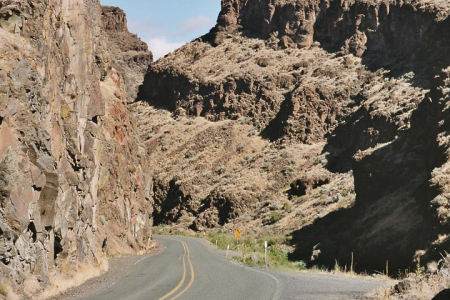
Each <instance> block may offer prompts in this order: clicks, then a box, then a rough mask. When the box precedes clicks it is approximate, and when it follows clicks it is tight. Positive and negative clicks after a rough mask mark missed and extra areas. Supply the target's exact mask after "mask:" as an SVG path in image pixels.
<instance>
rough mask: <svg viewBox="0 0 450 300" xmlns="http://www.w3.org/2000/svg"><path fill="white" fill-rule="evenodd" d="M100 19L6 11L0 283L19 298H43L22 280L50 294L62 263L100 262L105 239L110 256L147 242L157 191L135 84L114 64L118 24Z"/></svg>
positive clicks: (53, 11) (15, 7)
mask: <svg viewBox="0 0 450 300" xmlns="http://www.w3.org/2000/svg"><path fill="white" fill-rule="evenodd" d="M101 15H102V8H101V6H100V4H99V1H98V0H70V1H69V0H62V1H54V0H44V1H34V0H21V1H18V0H7V1H2V2H1V3H0V41H1V42H0V191H1V202H0V203H1V206H0V274H1V277H2V279H1V280H2V282H3V281H5V280H7V281H11V282H12V283H13V284H17V285H18V286H19V287H20V288H21V289H22V291H21V292H25V293H35V292H38V291H36V290H33V291H27V290H25V291H24V290H23V289H24V287H25V289H26V285H24V284H23V280H24V277H25V274H30V275H31V276H35V277H36V278H37V279H38V281H39V282H40V283H41V284H40V287H41V288H44V287H46V286H47V285H48V284H49V280H50V278H51V276H54V275H55V272H57V270H59V269H61V268H62V267H63V266H68V269H74V270H76V269H77V267H78V265H79V264H80V263H84V264H88V265H92V266H96V265H98V263H99V261H98V258H99V254H100V251H99V246H100V245H101V240H102V239H103V238H104V236H105V235H108V239H109V245H110V246H109V247H110V251H111V252H112V253H114V252H115V251H116V252H117V253H119V252H123V251H128V252H131V251H133V250H132V249H134V250H138V249H146V248H147V247H148V246H149V245H150V240H151V225H152V218H151V211H152V200H151V197H150V191H151V186H150V184H149V182H150V181H149V180H148V178H147V177H146V175H145V174H146V173H147V171H146V169H145V168H146V167H145V166H146V163H145V156H143V155H141V150H140V148H139V145H140V141H139V138H138V136H137V134H136V133H135V129H136V128H135V126H136V124H135V123H133V120H132V119H131V118H130V114H129V111H128V108H127V102H128V101H129V100H128V99H127V92H126V86H132V87H135V86H136V85H138V83H137V82H133V80H134V79H133V78H131V79H130V78H128V79H124V77H123V76H122V75H121V73H120V72H119V71H118V69H117V68H115V67H114V61H116V60H117V59H116V57H115V53H113V52H111V51H110V48H111V45H110V43H111V41H110V40H108V38H107V36H106V35H107V34H106V33H105V32H104V30H103V29H104V28H105V27H109V26H114V25H112V24H111V23H114V22H109V23H106V24H103V23H102V17H101ZM124 24H126V20H125V17H124V16H122V23H121V24H119V23H117V24H116V25H117V26H119V25H120V26H122V28H121V31H122V32H125V31H126V32H127V30H126V28H125V27H123V26H124ZM135 39H136V40H137V41H136V43H137V44H138V45H140V46H139V47H138V48H139V49H137V50H136V51H140V54H145V55H146V58H145V62H147V61H148V59H149V58H150V60H151V53H150V52H148V51H147V48H146V47H145V46H143V45H142V42H140V41H139V40H138V39H137V37H135ZM133 49H134V48H133ZM141 68H142V67H141ZM114 249H116V250H114ZM117 249H122V250H117ZM127 249H128V250H127ZM65 270H67V267H65ZM29 295H31V294H29Z"/></svg>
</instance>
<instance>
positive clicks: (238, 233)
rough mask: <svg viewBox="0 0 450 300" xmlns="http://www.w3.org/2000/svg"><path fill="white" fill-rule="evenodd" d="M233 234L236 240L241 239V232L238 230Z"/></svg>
mask: <svg viewBox="0 0 450 300" xmlns="http://www.w3.org/2000/svg"><path fill="white" fill-rule="evenodd" d="M234 232H235V233H236V238H237V239H239V238H240V237H241V233H242V230H241V229H239V228H238V229H236V230H235V231H234Z"/></svg>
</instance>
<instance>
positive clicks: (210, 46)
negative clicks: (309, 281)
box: [138, 0, 450, 271]
mask: <svg viewBox="0 0 450 300" xmlns="http://www.w3.org/2000/svg"><path fill="white" fill-rule="evenodd" d="M449 12H450V8H449V5H448V4H447V3H444V2H443V1H420V0H417V1H358V0H348V1H347V0H343V1H340V0H339V1H334V0H329V1H328V0H327V1H326V0H276V1H268V0H267V1H265V0H262V1H259V0H258V1H257V0H247V1H237V0H236V1H235V0H224V1H222V11H221V12H220V15H219V17H218V21H217V25H216V26H215V27H214V28H213V29H212V30H211V31H210V33H208V34H206V35H205V36H203V37H201V38H199V39H197V40H195V41H193V42H191V43H189V44H187V45H185V46H183V47H181V48H180V49H178V50H176V51H174V53H172V54H170V55H168V56H167V57H166V58H164V59H161V60H159V61H158V62H156V63H154V64H152V65H151V66H150V67H149V69H148V72H147V74H146V76H145V79H144V84H143V85H142V86H141V87H140V90H139V95H138V98H139V99H142V100H145V101H147V102H148V103H150V104H151V105H154V106H155V107H163V108H166V109H169V110H170V111H172V112H173V115H174V116H175V118H177V117H179V116H185V115H187V116H191V117H204V118H206V119H207V120H209V121H213V122H224V121H229V122H231V123H235V124H238V123H242V122H244V123H245V124H250V125H252V126H254V130H255V131H256V132H257V133H258V134H259V137H260V138H262V139H264V140H266V141H267V142H270V144H269V148H270V149H272V151H279V152H282V151H285V152H286V153H287V154H286V155H291V156H292V157H293V158H295V156H296V152H295V149H297V151H298V153H302V156H301V158H299V157H298V155H299V154H298V153H297V154H298V155H297V158H298V159H297V160H295V159H292V164H291V165H287V164H286V165H285V167H284V168H283V167H280V166H275V165H273V164H271V162H272V161H271V158H270V157H269V156H268V155H266V154H265V152H263V153H260V156H258V157H257V156H256V155H255V156H254V157H253V158H251V159H250V161H252V164H245V163H243V164H241V165H242V167H243V168H244V169H246V170H254V171H255V173H254V174H253V175H249V176H246V177H240V183H241V184H248V185H250V186H252V185H254V183H256V182H261V181H262V180H263V181H264V183H263V184H261V185H259V186H258V187H259V189H256V190H258V191H259V192H260V193H261V194H262V195H255V194H253V196H255V197H256V200H254V201H247V202H246V203H243V202H241V201H240V197H239V196H236V197H234V198H235V199H236V200H232V201H231V204H228V205H227V207H228V208H229V207H234V206H238V207H239V212H238V213H236V214H233V215H228V219H227V222H230V224H231V223H232V224H234V225H233V226H238V225H239V224H249V219H251V224H253V225H252V226H253V227H254V228H258V227H262V226H264V228H265V229H266V230H271V231H272V232H287V231H288V232H290V233H291V235H292V237H293V239H292V246H293V247H294V248H295V250H294V251H293V252H292V254H291V257H292V258H293V259H304V260H306V261H308V262H309V263H310V264H319V265H320V264H324V265H327V266H333V265H334V264H335V262H336V260H337V261H339V262H340V263H341V264H342V265H349V263H350V256H351V253H354V257H355V261H357V263H358V266H359V268H360V269H369V270H383V269H384V267H385V265H386V261H389V263H390V266H391V268H392V270H396V271H397V270H398V269H404V268H405V267H408V266H411V264H412V261H413V260H414V259H416V260H417V259H418V258H419V257H421V261H422V262H424V261H428V260H433V259H439V258H440V254H439V253H440V252H443V250H445V249H446V248H445V247H446V245H447V244H448V238H447V236H448V234H449V233H450V232H449V228H448V220H449V214H448V209H449V205H448V202H449V201H448V191H447V189H448V187H447V185H448V184H447V183H448V174H447V173H448V172H447V164H448V146H449V145H448V140H447V129H446V128H447V125H448V124H447V118H448V115H447V114H448V112H447V111H448V108H447V107H448V105H447V102H448V88H447V85H448V82H447V81H448V71H447V70H448V66H449V65H450V56H449V54H448V53H450V52H449V48H450V44H449V36H450V19H449V18H448V15H449ZM230 126H231V125H230ZM186 132H187V131H186ZM168 134H169V135H170V131H169V132H168ZM168 134H166V137H167V135H168ZM152 140H153V142H155V141H156V140H154V139H150V140H149V142H148V143H151V142H152ZM216 143H217V141H216ZM215 145H216V147H217V144H215ZM218 145H219V149H220V147H221V146H220V145H221V144H220V142H219V144H218ZM308 147H309V148H308ZM318 148H320V149H321V150H319V151H317V149H318ZM283 149H285V150H283ZM307 149H311V152H310V154H309V155H306V154H305V151H308V150H307ZM291 150H292V151H291ZM148 151H149V152H151V153H155V151H156V150H153V149H152V148H148ZM169 151H170V148H169ZM186 151H187V150H186ZM177 153H178V152H172V153H171V155H177ZM186 155H187V152H186ZM239 155H240V154H239V153H237V151H236V156H237V157H239ZM188 156H189V155H187V156H186V157H188ZM177 157H178V156H177ZM241 158H242V159H243V158H244V157H241ZM258 159H263V160H264V161H265V163H266V164H267V165H268V166H269V167H267V166H265V165H264V164H263V163H262V162H261V165H258V163H257V162H258ZM186 163H187V165H190V164H191V163H192V162H191V160H189V162H188V161H187V160H186ZM225 164H226V163H224V165H225ZM197 166H198V167H199V168H200V166H199V165H197ZM230 167H231V166H230ZM288 167H289V169H288ZM206 169H207V168H206ZM161 170H164V171H165V172H166V173H165V174H166V175H164V176H166V177H167V178H165V180H164V182H165V184H161V182H162V181H159V184H158V185H155V187H157V191H159V190H165V191H166V192H164V193H161V192H159V194H161V195H170V191H173V190H174V189H179V188H177V185H176V184H175V183H176V182H179V183H180V184H181V187H183V191H189V190H190V189H189V184H186V185H187V186H184V185H183V180H179V179H180V178H181V179H183V178H185V177H189V175H188V174H189V173H186V171H183V170H179V169H177V168H176V167H174V166H173V167H171V168H170V167H167V165H166V168H165V169H161ZM186 170H190V168H189V167H188V168H187V169H186ZM211 170H212V171H214V169H211ZM239 170H240V168H239ZM286 170H289V172H286ZM241 173H242V172H241ZM241 173H240V174H241ZM255 174H257V175H255ZM261 174H262V175H261ZM281 174H282V175H283V176H282V175H281ZM266 175H267V176H268V178H271V179H270V180H267V181H265V180H266V177H265V176H266ZM238 176H241V175H238ZM348 178H351V181H352V182H353V184H354V186H353V187H352V185H351V184H348V183H347V179H348ZM171 179H174V181H171ZM343 182H346V183H345V184H343ZM212 185H214V184H212ZM219 185H220V190H221V191H222V192H220V191H219V192H217V193H216V194H215V195H214V197H216V198H217V199H222V198H225V196H226V190H227V189H226V187H229V188H231V189H232V188H233V187H232V186H230V185H227V184H226V183H223V182H222V183H221V184H218V185H217V187H218V186H219ZM289 187H291V188H290V189H289ZM269 188H270V189H269ZM274 188H275V189H277V191H276V192H274V190H273V189H274ZM191 190H193V191H191V192H190V195H191V196H189V195H187V194H189V193H186V192H184V193H183V197H184V198H189V197H191V198H195V197H201V196H200V193H196V192H195V189H191ZM250 190H251V188H250ZM167 191H169V192H167ZM353 192H354V198H353V200H354V201H353V202H352V201H350V202H348V201H347V200H345V199H348V198H347V197H349V195H350V194H352V193H353ZM221 193H222V194H221ZM242 193H243V194H246V193H247V192H242ZM256 194H258V192H256ZM264 194H269V195H271V197H269V199H267V198H265V197H264V196H263V195H264ZM192 195H195V197H192ZM188 196H189V197H188ZM203 197H205V196H204V195H203ZM169 198H170V197H169ZM245 198H246V197H243V199H245ZM178 199H180V198H179V197H178ZM203 199H204V202H201V201H200V202H201V203H207V199H208V198H207V197H205V198H203ZM228 199H229V198H228ZM234 201H235V202H234ZM265 201H267V202H268V203H265ZM284 201H291V202H292V203H293V208H292V210H287V211H285V212H283V211H282V210H281V209H280V207H281V205H282V203H283V202H284ZM233 203H237V204H236V205H234V204H233ZM266 204H267V205H266ZM268 207H272V208H271V209H270V210H272V211H273V210H274V211H281V212H280V215H281V216H282V217H281V220H280V221H277V222H274V223H275V224H270V223H269V224H268V223H264V222H261V220H262V219H263V218H262V217H261V216H266V215H267V214H270V210H269V209H268ZM228 208H224V212H227V211H229V209H228ZM157 209H158V210H159V211H162V212H163V213H164V205H162V206H161V207H159V206H158V205H157ZM189 209H190V214H191V215H192V216H195V217H197V218H199V217H200V218H201V216H205V215H208V216H209V217H208V218H209V219H211V218H212V217H211V215H213V216H216V217H217V218H219V217H218V216H219V215H221V213H222V211H221V209H220V208H219V209H217V210H213V209H209V208H208V207H205V206H203V207H199V208H194V209H192V208H191V207H190V208H189ZM169 210H170V214H169ZM176 211H177V206H175V207H170V208H168V210H167V211H166V213H167V214H168V215H174V214H176ZM160 215H161V213H160ZM249 216H251V218H250V217H249ZM219 219H220V218H219ZM198 222H200V221H198V220H197V223H198ZM200 223H201V222H200ZM204 223H205V224H206V223H208V222H204ZM219 223H220V222H219Z"/></svg>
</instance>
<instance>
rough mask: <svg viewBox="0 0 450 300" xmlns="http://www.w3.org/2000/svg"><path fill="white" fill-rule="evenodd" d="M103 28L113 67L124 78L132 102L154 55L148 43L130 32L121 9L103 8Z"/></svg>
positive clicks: (129, 99)
mask: <svg viewBox="0 0 450 300" xmlns="http://www.w3.org/2000/svg"><path fill="white" fill-rule="evenodd" d="M102 26H103V27H102V28H103V30H104V31H105V32H106V34H107V38H108V45H109V46H110V52H111V54H112V56H113V57H114V59H113V61H112V65H113V66H114V68H115V69H116V70H117V71H118V72H119V73H120V75H121V76H122V77H123V78H124V80H125V90H126V92H127V97H128V102H132V101H134V100H135V99H136V95H137V91H138V87H139V85H141V84H142V81H143V80H144V74H145V72H146V71H147V67H148V65H149V63H151V62H152V61H153V54H152V53H151V52H150V51H149V50H148V46H147V44H146V43H144V42H143V41H141V39H139V38H138V37H137V35H136V34H132V33H130V32H129V31H128V28H127V18H126V15H125V13H124V11H123V10H121V9H120V8H118V7H113V6H102Z"/></svg>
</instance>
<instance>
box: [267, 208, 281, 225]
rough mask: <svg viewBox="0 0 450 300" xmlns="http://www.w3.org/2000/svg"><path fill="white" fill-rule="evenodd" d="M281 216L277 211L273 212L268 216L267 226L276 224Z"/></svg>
mask: <svg viewBox="0 0 450 300" xmlns="http://www.w3.org/2000/svg"><path fill="white" fill-rule="evenodd" d="M281 217H282V215H281V213H280V212H279V211H274V212H272V213H271V214H270V216H269V224H273V223H276V222H278V221H279V220H280V219H281Z"/></svg>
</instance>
